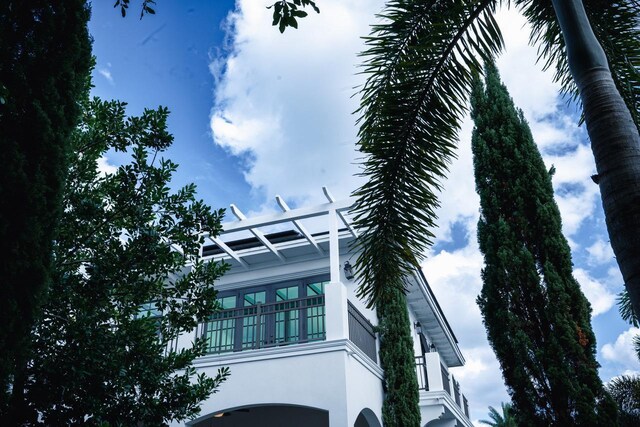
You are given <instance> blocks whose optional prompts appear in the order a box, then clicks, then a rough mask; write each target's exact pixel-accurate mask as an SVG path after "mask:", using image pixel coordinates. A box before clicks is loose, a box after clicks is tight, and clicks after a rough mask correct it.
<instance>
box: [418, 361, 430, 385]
mask: <svg viewBox="0 0 640 427" xmlns="http://www.w3.org/2000/svg"><path fill="white" fill-rule="evenodd" d="M416 368H417V370H418V389H419V390H425V391H429V378H428V377H427V364H426V362H425V360H424V356H416Z"/></svg>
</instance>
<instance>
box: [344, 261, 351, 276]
mask: <svg viewBox="0 0 640 427" xmlns="http://www.w3.org/2000/svg"><path fill="white" fill-rule="evenodd" d="M344 277H346V278H347V280H351V279H353V267H351V264H349V261H345V263H344Z"/></svg>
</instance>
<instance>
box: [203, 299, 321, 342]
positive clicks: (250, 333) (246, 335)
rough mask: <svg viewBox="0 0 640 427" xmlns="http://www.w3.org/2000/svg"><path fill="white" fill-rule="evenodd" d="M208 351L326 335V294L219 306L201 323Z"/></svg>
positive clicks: (295, 340)
mask: <svg viewBox="0 0 640 427" xmlns="http://www.w3.org/2000/svg"><path fill="white" fill-rule="evenodd" d="M199 336H200V337H202V338H204V339H205V340H206V342H207V351H208V353H214V354H216V353H225V352H232V351H242V350H256V349H260V348H269V347H278V346H285V345H291V344H298V343H305V342H311V341H323V340H324V339H325V297H324V295H314V296H308V297H303V298H297V299H290V300H284V301H277V302H272V303H258V304H255V305H252V306H248V307H241V308H231V309H226V310H220V311H218V312H216V313H214V314H213V315H212V316H211V319H210V320H209V321H208V322H206V323H204V324H202V325H201V330H200V333H199Z"/></svg>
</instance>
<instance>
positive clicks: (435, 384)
mask: <svg viewBox="0 0 640 427" xmlns="http://www.w3.org/2000/svg"><path fill="white" fill-rule="evenodd" d="M424 359H425V362H426V365H427V381H428V382H429V390H430V391H433V390H444V386H443V383H442V372H441V369H442V368H441V367H440V355H439V354H438V353H435V352H434V353H426V354H425V355H424Z"/></svg>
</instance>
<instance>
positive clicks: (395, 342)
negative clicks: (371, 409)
mask: <svg viewBox="0 0 640 427" xmlns="http://www.w3.org/2000/svg"><path fill="white" fill-rule="evenodd" d="M376 309H377V312H378V319H379V320H380V364H381V366H382V369H384V389H385V396H384V402H383V405H382V423H383V424H384V425H385V426H389V427H419V426H420V406H419V402H420V396H419V394H418V378H417V374H416V361H415V356H414V353H413V339H412V337H411V322H410V320H409V313H408V312H407V301H406V298H405V295H404V293H403V292H402V291H401V290H398V289H391V290H389V291H388V292H386V293H385V294H384V298H383V299H381V300H380V301H379V302H378V304H377V305H376Z"/></svg>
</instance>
